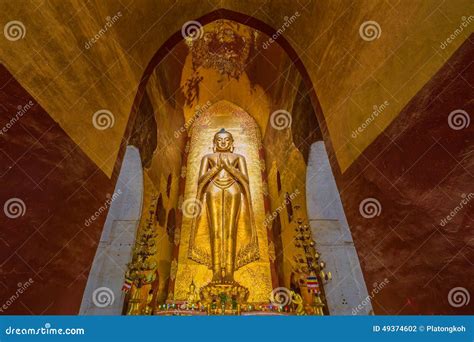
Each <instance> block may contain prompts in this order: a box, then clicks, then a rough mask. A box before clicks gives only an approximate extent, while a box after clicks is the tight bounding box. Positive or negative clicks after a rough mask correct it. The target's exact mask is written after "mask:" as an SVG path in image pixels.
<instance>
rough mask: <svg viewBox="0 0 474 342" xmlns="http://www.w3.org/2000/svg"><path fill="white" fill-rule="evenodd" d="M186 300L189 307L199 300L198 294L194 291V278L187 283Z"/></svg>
mask: <svg viewBox="0 0 474 342" xmlns="http://www.w3.org/2000/svg"><path fill="white" fill-rule="evenodd" d="M186 302H187V304H188V307H191V306H192V305H193V304H197V303H198V302H199V294H198V293H197V291H196V285H194V280H192V281H191V284H190V285H189V292H188V293H187V296H186Z"/></svg>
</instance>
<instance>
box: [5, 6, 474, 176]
mask: <svg viewBox="0 0 474 342" xmlns="http://www.w3.org/2000/svg"><path fill="white" fill-rule="evenodd" d="M0 6H1V9H2V10H1V11H0V22H1V23H2V25H5V24H6V23H8V22H9V21H12V20H20V21H22V23H23V24H24V26H25V29H26V34H25V37H24V38H23V39H20V40H17V41H10V40H7V39H3V37H2V39H0V56H1V59H2V63H3V64H4V65H5V66H6V67H7V68H8V69H9V71H10V72H11V73H12V74H13V75H14V76H15V77H16V78H17V80H18V81H19V82H20V83H21V84H22V86H23V87H25V88H26V89H27V90H28V91H29V92H30V93H31V94H32V95H33V96H34V97H35V100H37V101H38V102H39V103H40V104H41V106H43V107H44V108H45V109H46V111H47V112H48V113H49V114H50V115H51V116H52V117H53V118H54V119H55V120H56V121H57V122H58V123H59V124H60V125H61V127H62V128H63V129H64V130H65V131H66V132H67V133H68V134H69V135H70V136H71V138H72V139H73V140H74V141H75V142H76V143H77V144H78V145H79V146H80V147H81V149H82V150H83V151H84V152H86V153H87V155H88V156H89V157H90V158H91V159H92V160H93V161H94V162H95V163H96V164H97V165H98V166H99V167H100V168H101V169H102V170H103V171H104V172H105V173H106V174H107V175H109V176H110V175H111V173H112V170H113V166H114V164H115V161H116V157H117V151H118V148H119V145H120V141H121V139H122V135H123V133H124V130H125V126H126V124H127V120H128V116H129V113H130V110H131V105H132V102H133V98H134V96H135V93H136V90H137V87H138V82H139V80H140V78H141V76H142V74H143V71H144V69H145V67H146V65H147V64H148V63H149V61H150V59H151V57H152V56H153V54H154V53H155V52H156V51H157V49H158V48H159V47H160V46H161V45H162V44H163V43H164V42H165V40H166V39H168V37H170V36H171V35H172V34H173V33H174V32H178V31H180V30H181V26H182V25H183V24H184V23H185V22H187V21H189V20H194V19H196V18H198V17H200V16H202V15H204V14H206V13H209V12H211V11H212V10H215V9H217V8H226V9H230V10H233V11H237V12H241V13H245V14H247V15H251V16H254V17H256V18H258V19H260V20H262V21H263V22H265V23H267V24H269V25H270V26H272V27H273V28H274V29H275V30H277V29H278V28H280V27H281V26H282V24H283V23H284V17H285V16H291V15H293V14H294V13H295V12H296V11H298V13H300V16H299V17H298V18H297V20H296V21H295V22H294V23H293V24H292V25H291V26H290V27H289V28H287V29H286V30H285V32H284V37H285V38H286V39H287V40H288V41H289V42H290V44H291V45H292V46H293V48H294V49H295V50H296V51H297V52H298V53H299V55H300V56H301V59H302V61H303V63H304V65H305V67H306V68H307V70H308V72H309V74H310V77H311V79H312V81H313V83H314V85H315V88H316V92H317V94H318V97H319V100H320V102H321V106H322V109H323V113H324V115H325V117H326V121H327V123H328V128H329V134H330V138H331V141H332V143H333V147H334V150H335V151H336V154H337V159H338V161H339V164H340V166H341V169H342V170H345V169H347V168H348V167H349V166H350V164H351V163H352V162H353V161H354V159H355V158H357V157H358V155H359V154H360V151H362V150H363V149H365V148H366V147H367V146H368V145H369V144H370V143H371V142H372V141H373V139H374V138H375V137H376V136H377V135H378V134H380V132H381V131H382V130H383V128H385V127H386V126H387V125H388V124H389V123H390V122H391V121H392V120H393V118H394V117H396V116H397V115H398V113H399V112H400V110H401V109H402V108H403V107H404V106H405V105H406V103H407V102H408V101H409V100H410V99H411V98H412V97H413V96H414V95H415V94H416V92H417V91H418V90H419V89H420V88H421V86H422V85H424V84H425V83H426V82H427V81H428V80H429V79H430V78H431V77H432V76H433V74H434V73H435V72H436V71H437V70H438V69H439V68H440V67H441V65H443V63H444V62H445V61H446V59H447V58H448V57H449V56H451V55H452V53H453V52H454V51H455V50H456V49H457V48H458V47H459V46H460V45H461V44H462V42H463V41H464V40H465V39H466V38H467V37H468V35H469V34H470V33H472V32H473V27H474V25H472V24H471V25H470V26H468V27H467V28H465V29H464V31H463V32H462V33H461V34H460V35H459V36H458V37H457V38H456V39H455V40H454V41H453V42H452V43H450V44H448V46H447V47H446V48H445V49H441V48H440V44H441V43H442V42H443V41H445V39H446V38H447V37H449V36H450V35H451V34H452V33H453V32H454V30H456V29H457V28H459V25H460V23H461V20H462V19H461V17H462V16H469V14H470V13H472V2H471V1H469V0H454V1H443V0H429V1H410V0H402V1H399V2H397V3H395V2H392V1H382V0H379V1H376V0H363V1H357V2H347V1H303V2H298V1H289V0H288V1H270V2H266V1H240V0H239V1H235V0H226V1H202V2H199V5H198V6H197V2H196V1H191V0H184V1H177V2H175V1H165V0H160V1H157V0H140V1H132V2H130V3H129V5H128V7H127V8H124V7H123V5H122V4H121V2H118V1H113V0H106V1H95V2H91V3H84V2H81V1H70V2H69V1H68V2H64V1H59V0H55V1H48V2H45V1H40V0H38V1H25V0H19V1H14V2H13V1H1V3H0ZM119 12H120V13H121V16H120V17H119V19H118V20H117V21H116V22H114V24H113V25H112V26H111V27H108V28H107V31H106V32H105V34H103V35H101V36H100V38H99V39H98V40H97V42H95V43H94V44H93V45H92V46H91V47H90V48H89V49H86V48H85V45H86V43H87V42H89V41H90V39H91V38H92V37H94V36H95V35H96V34H97V33H98V32H99V31H100V30H101V29H103V28H104V27H105V26H107V22H108V20H107V17H114V16H116V15H118V13H119ZM368 20H374V21H377V22H378V24H379V25H380V27H381V35H380V37H379V39H376V40H374V41H370V42H367V41H364V40H363V39H361V37H360V36H359V27H360V25H361V24H362V23H363V22H364V21H368ZM385 100H387V101H389V103H390V106H389V107H388V109H387V110H386V111H385V112H384V114H383V115H382V116H379V120H378V121H377V125H370V126H369V127H368V128H367V129H366V130H365V134H364V135H363V136H361V137H360V138H358V139H352V138H351V132H352V131H353V130H354V129H355V128H357V127H358V126H359V125H361V123H362V122H364V121H365V120H366V118H367V117H368V116H369V115H370V113H371V112H372V108H373V106H374V105H379V104H381V103H383V102H384V101H385ZM243 108H244V109H245V107H243ZM101 109H107V110H110V111H111V112H112V113H113V116H114V125H113V126H112V127H111V128H109V129H106V130H97V129H95V128H94V126H93V125H92V116H93V114H94V113H95V112H97V111H98V110H101ZM104 141H107V143H106V144H104V143H103V142H104Z"/></svg>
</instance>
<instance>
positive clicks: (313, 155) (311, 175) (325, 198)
mask: <svg viewBox="0 0 474 342" xmlns="http://www.w3.org/2000/svg"><path fill="white" fill-rule="evenodd" d="M306 187H307V189H306V196H307V199H306V200H307V206H308V208H307V209H308V218H309V223H310V227H311V231H312V234H313V238H314V241H315V242H316V248H317V250H318V251H319V252H320V254H321V260H322V261H324V262H325V263H326V271H327V272H331V273H332V276H333V278H332V280H331V281H329V282H327V284H324V285H323V286H324V291H325V293H326V298H327V303H328V308H329V312H330V314H331V315H355V314H357V315H367V314H372V305H371V304H370V301H368V300H367V297H368V293H367V287H366V285H365V281H364V276H363V274H362V270H361V268H360V263H359V258H358V256H357V252H356V250H355V247H354V242H353V241H352V235H351V232H350V229H349V225H348V223H347V219H346V215H345V214H344V208H343V206H342V202H341V198H340V196H339V191H338V189H337V185H336V181H335V179H334V175H333V173H332V170H331V165H330V164H329V159H328V155H327V152H326V148H325V146H324V142H322V141H318V142H316V143H314V144H313V145H312V146H311V151H310V156H309V161H308V168H307V174H306Z"/></svg>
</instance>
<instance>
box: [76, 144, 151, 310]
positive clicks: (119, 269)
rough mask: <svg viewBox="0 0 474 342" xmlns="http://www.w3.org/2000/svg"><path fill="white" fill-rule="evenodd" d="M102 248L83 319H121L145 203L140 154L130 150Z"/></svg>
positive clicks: (89, 282)
mask: <svg viewBox="0 0 474 342" xmlns="http://www.w3.org/2000/svg"><path fill="white" fill-rule="evenodd" d="M112 198H113V199H114V200H113V201H112V202H111V204H110V208H109V211H108V214H107V219H106V221H105V224H104V228H103V230H102V236H101V238H100V242H99V246H98V247H97V251H96V254H95V257H94V261H93V263H92V268H91V271H90V273H89V278H88V280H87V285H86V289H85V291H84V296H83V298H82V304H81V308H80V311H79V314H80V315H121V314H122V307H123V302H124V297H125V296H124V293H123V292H122V291H121V288H122V285H123V283H124V280H125V271H126V265H127V263H129V262H130V261H131V257H132V248H133V246H134V244H135V237H136V233H137V228H138V225H139V222H140V215H141V212H142V201H143V169H142V163H141V160H140V152H139V151H138V149H137V148H136V147H134V146H128V147H127V150H126V152H125V156H124V159H123V162H122V167H121V169H120V174H119V176H118V180H117V184H116V186H115V190H114V194H112Z"/></svg>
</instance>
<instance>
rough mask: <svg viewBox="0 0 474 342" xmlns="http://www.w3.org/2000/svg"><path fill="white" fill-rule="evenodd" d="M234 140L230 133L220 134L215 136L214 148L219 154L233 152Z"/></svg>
mask: <svg viewBox="0 0 474 342" xmlns="http://www.w3.org/2000/svg"><path fill="white" fill-rule="evenodd" d="M233 144H234V138H233V137H232V134H230V133H229V132H218V133H216V135H215V136H214V146H215V150H216V151H217V152H229V151H230V152H232V147H233Z"/></svg>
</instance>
